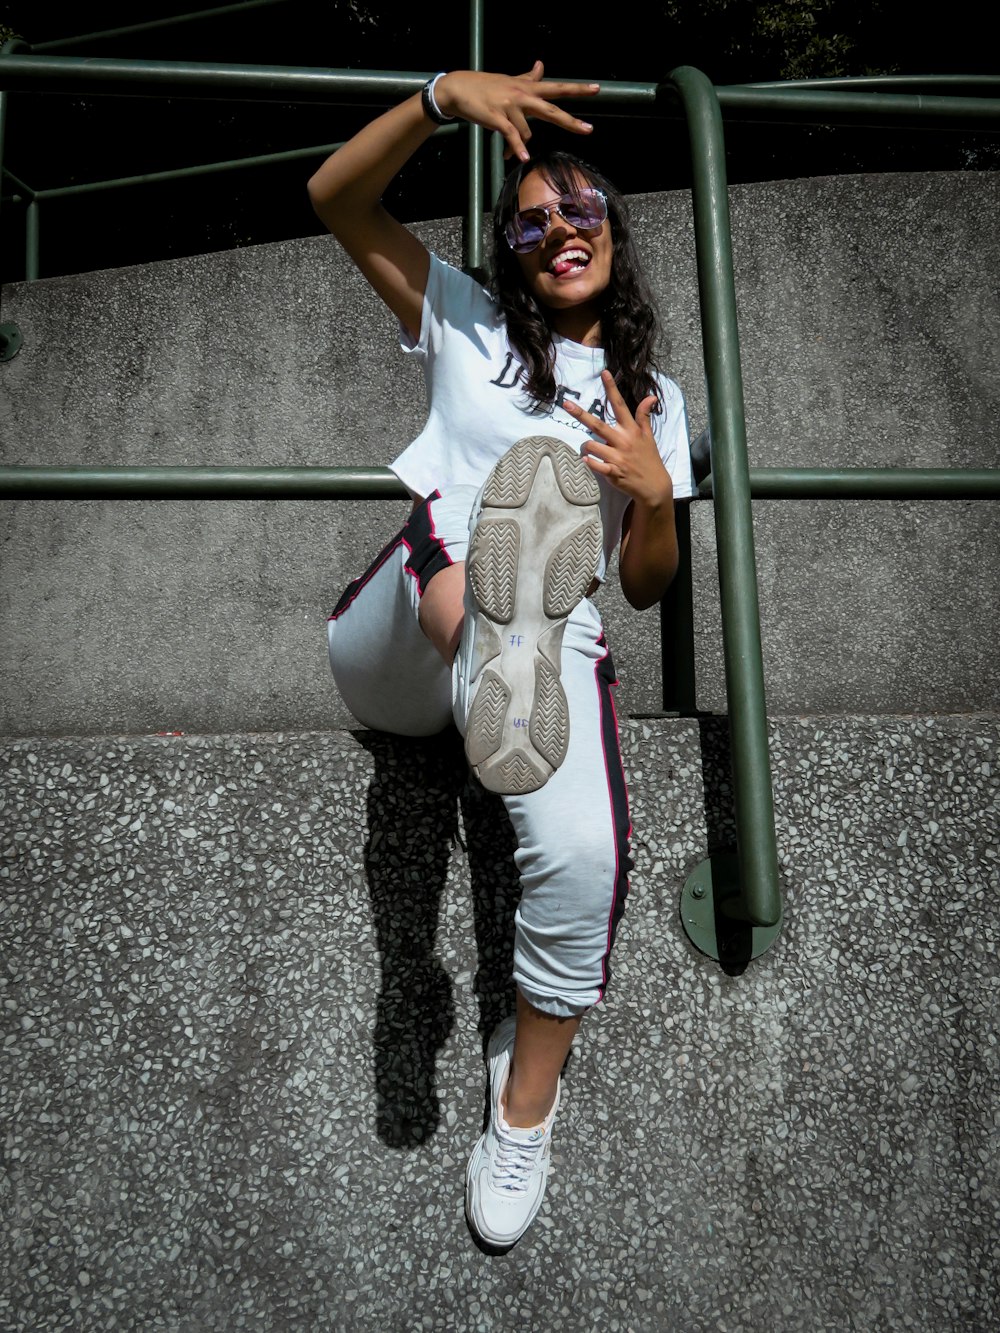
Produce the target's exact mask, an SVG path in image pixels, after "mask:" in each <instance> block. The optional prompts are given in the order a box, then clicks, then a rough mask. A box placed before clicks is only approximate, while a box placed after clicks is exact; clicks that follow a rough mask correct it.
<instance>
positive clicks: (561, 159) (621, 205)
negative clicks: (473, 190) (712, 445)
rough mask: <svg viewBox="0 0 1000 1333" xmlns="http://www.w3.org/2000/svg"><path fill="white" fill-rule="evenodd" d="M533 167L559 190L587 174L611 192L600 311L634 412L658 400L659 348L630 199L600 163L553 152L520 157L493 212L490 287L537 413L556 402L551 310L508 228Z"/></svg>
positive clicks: (615, 370) (612, 365)
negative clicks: (527, 274) (607, 277)
mask: <svg viewBox="0 0 1000 1333" xmlns="http://www.w3.org/2000/svg"><path fill="white" fill-rule="evenodd" d="M532 171H540V172H541V173H542V175H543V176H544V177H545V178H546V180H548V181H549V182H550V183H551V185H552V187H553V189H554V190H555V191H556V192H557V193H558V194H574V193H575V192H576V191H577V190H578V189H579V188H580V187H579V181H580V180H581V179H583V180H584V181H586V182H587V184H589V185H593V186H596V188H597V189H600V190H603V191H604V193H605V194H606V195H607V200H608V222H609V224H610V227H611V239H612V246H613V249H612V258H611V281H610V282H609V284H608V288H607V291H606V292H605V293H604V296H603V299H602V303H601V310H600V314H601V343H602V345H603V348H604V358H605V363H606V364H607V368H608V369H609V370H610V371H611V373H612V374H613V375H614V377H615V383H616V384H617V386H618V391H619V392H620V393H621V395H622V397H623V398H624V399H625V402H626V403H627V404H628V407H629V410H630V411H632V412H634V411H635V409H636V407H637V406H638V405H639V403H641V402H642V400H643V399H644V398H646V397H647V396H648V395H649V394H656V395H657V400H659V393H658V391H657V387H656V380H655V375H656V373H657V370H658V367H657V364H656V360H655V356H654V352H653V348H654V346H655V344H656V342H657V339H658V337H659V331H660V330H659V321H658V319H657V315H656V308H655V305H654V302H653V297H652V294H651V292H650V291H649V288H648V287H647V285H646V281H645V279H644V278H643V276H642V270H641V266H640V264H639V258H638V255H637V254H636V250H635V245H634V243H633V241H632V235H631V231H630V230H629V218H628V208H627V206H626V203H625V200H624V198H623V197H622V195H621V194H619V192H618V191H617V190H616V189H615V187H614V186H613V185H612V184H611V182H610V181H609V180H608V179H607V178H606V177H605V176H603V175H602V174H601V172H599V171H598V170H597V168H596V167H592V166H591V165H590V164H589V163H587V162H584V161H582V160H581V159H580V158H578V157H576V156H575V155H574V154H572V153H565V152H561V151H558V150H553V151H551V152H546V153H542V154H540V155H539V156H537V157H533V158H532V159H531V160H530V161H528V162H520V163H518V164H517V166H516V167H515V168H514V169H513V170H512V171H511V172H510V173H509V174H508V175H507V177H506V179H505V180H504V184H503V189H502V190H501V191H500V197H499V199H498V200H497V205H496V208H495V209H494V210H493V253H492V256H491V258H492V275H491V281H490V290H491V292H492V294H493V297H494V299H495V300H496V301H497V303H498V304H499V306H500V309H501V310H502V311H503V315H504V319H505V320H506V323H507V337H508V340H509V341H510V345H511V348H512V349H513V351H514V352H515V354H516V355H517V356H518V357H519V358H520V360H521V362H522V363H523V365H524V369H525V375H526V378H525V379H524V389H525V392H526V393H527V395H528V398H529V399H530V401H531V409H532V411H535V412H544V411H545V410H547V408H548V407H549V406H550V405H551V404H552V403H553V402H554V400H555V396H556V381H555V374H554V367H555V357H556V354H555V346H554V344H553V341H552V328H551V325H550V323H549V313H548V311H547V310H546V308H545V307H544V306H542V305H540V304H539V303H538V302H537V301H536V300H535V298H534V296H533V295H532V294H531V292H529V291H528V290H527V288H526V287H525V285H524V278H523V276H522V273H521V268H520V265H519V264H518V260H517V255H516V254H515V253H514V251H513V250H511V248H510V246H509V245H508V244H507V238H506V236H505V234H504V229H505V227H506V226H507V223H508V221H509V220H510V218H511V215H512V214H513V213H514V212H515V211H516V209H517V201H518V195H519V192H520V189H521V183H522V181H523V180H524V178H525V177H526V176H527V175H528V174H529V173H530V172H532ZM654 410H658V408H657V409H654Z"/></svg>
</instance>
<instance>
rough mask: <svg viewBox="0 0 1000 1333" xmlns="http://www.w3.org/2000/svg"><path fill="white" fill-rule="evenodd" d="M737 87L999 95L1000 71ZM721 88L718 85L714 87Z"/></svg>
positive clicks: (765, 82)
mask: <svg viewBox="0 0 1000 1333" xmlns="http://www.w3.org/2000/svg"><path fill="white" fill-rule="evenodd" d="M732 86H733V87H740V88H761V89H768V88H815V89H816V90H817V91H819V92H822V91H824V90H837V89H839V90H842V91H843V92H848V93H850V92H886V93H893V92H895V93H937V94H941V95H944V96H951V95H952V94H954V95H955V96H960V95H962V94H965V93H969V94H971V93H973V91H974V90H975V89H981V90H982V92H984V93H993V94H994V95H1000V74H856V75H851V76H849V77H844V78H835V79H781V80H777V79H770V80H763V81H761V82H760V83H745V84H733V85H732ZM716 92H721V88H716Z"/></svg>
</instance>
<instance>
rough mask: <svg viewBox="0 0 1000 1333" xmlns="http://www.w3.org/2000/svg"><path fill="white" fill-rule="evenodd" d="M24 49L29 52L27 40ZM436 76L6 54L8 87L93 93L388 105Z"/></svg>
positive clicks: (641, 87)
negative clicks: (26, 46) (26, 48)
mask: <svg viewBox="0 0 1000 1333" xmlns="http://www.w3.org/2000/svg"><path fill="white" fill-rule="evenodd" d="M19 50H21V51H23V44H22V46H21V47H20V48H19ZM436 73H437V71H436V70H430V71H424V72H423V73H419V72H418V73H414V72H412V71H401V70H364V69H322V68H300V67H298V66H290V65H217V64H201V63H198V64H196V63H194V62H192V61H171V60H113V59H110V58H106V57H94V58H92V59H85V58H83V57H80V56H50V55H24V54H17V53H15V54H11V55H5V56H4V57H3V84H4V87H5V88H6V89H7V90H9V91H10V92H61V93H85V94H88V95H91V96H94V95H98V96H99V95H108V96H119V97H194V98H219V99H223V100H225V99H231V100H234V101H241V100H252V101H257V100H271V101H280V102H309V103H330V104H337V103H342V102H357V103H365V104H372V105H378V104H383V105H389V104H390V103H392V102H396V101H398V100H399V99H401V98H403V97H409V96H410V95H411V94H413V93H417V92H419V91H420V89H421V88H422V87H423V85H424V84H425V83H426V82H427V80H428V79H429V78H430V77H431V76H432V75H433V74H436ZM656 99H657V85H656V84H655V83H631V82H628V81H625V80H606V81H605V82H603V83H602V84H601V91H600V92H599V93H598V94H597V95H596V96H594V97H587V98H585V99H581V98H565V99H564V101H566V102H567V103H571V104H572V103H573V102H576V101H585V102H586V104H587V105H588V106H589V107H591V109H593V108H594V106H595V104H596V105H597V106H601V105H608V106H610V105H614V106H646V107H648V108H650V109H652V108H654V107H655V105H656Z"/></svg>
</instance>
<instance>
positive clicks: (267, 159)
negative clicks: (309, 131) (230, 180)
mask: <svg viewBox="0 0 1000 1333" xmlns="http://www.w3.org/2000/svg"><path fill="white" fill-rule="evenodd" d="M458 129H459V127H458V126H457V125H442V126H441V128H440V129H439V130H437V131H435V133H436V134H457V133H458ZM343 146H344V145H343V143H327V144H317V145H316V146H315V147H314V148H290V149H288V150H287V151H286V152H283V153H261V154H260V155H259V156H258V157H236V158H231V159H229V160H228V161H225V162H203V163H201V164H199V165H198V166H195V167H176V168H174V170H172V171H152V172H147V173H146V174H144V175H142V176H118V177H116V178H115V179H114V180H106V181H85V182H83V183H82V184H80V185H60V186H56V187H55V188H54V189H51V190H38V191H37V197H38V198H39V199H69V198H71V197H72V196H73V195H77V194H96V193H98V192H100V191H102V190H117V189H120V188H122V187H124V186H127V185H157V184H160V183H161V182H164V181H178V180H186V179H187V178H188V177H191V176H210V175H212V174H213V173H215V172H217V171H239V170H241V169H243V168H246V167H263V166H271V165H272V164H273V163H276V162H298V161H300V160H302V159H306V158H310V157H320V156H325V157H328V156H329V155H330V154H331V153H335V152H336V151H337V149H338V148H343Z"/></svg>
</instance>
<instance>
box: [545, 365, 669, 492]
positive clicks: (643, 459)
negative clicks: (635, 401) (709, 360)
mask: <svg viewBox="0 0 1000 1333" xmlns="http://www.w3.org/2000/svg"><path fill="white" fill-rule="evenodd" d="M601 380H602V382H603V384H604V389H605V392H606V394H607V398H608V405H609V406H610V408H611V410H612V412H613V413H614V415H615V420H614V422H610V421H602V420H601V419H600V417H596V416H594V415H593V414H592V413H590V412H585V411H584V410H583V408H581V407H579V406H577V404H576V403H574V402H572V401H571V400H569V399H564V401H563V404H562V405H563V407H564V408H565V410H566V411H567V412H568V413H569V414H570V416H572V417H575V418H576V420H577V421H579V422H580V423H581V425H584V426H586V427H587V429H588V430H589V431H590V433H591V435H595V436H597V439H592V440H588V441H587V442H586V444H584V446H583V448H582V449H581V451H580V452H581V454H582V455H583V459H584V462H585V463H586V464H587V465H588V467H589V468H590V469H591V471H593V472H599V473H600V474H601V475H602V476H605V477H607V479H608V481H609V482H610V483H611V485H612V486H615V487H617V488H618V490H620V491H624V492H625V494H626V495H628V496H630V497H631V499H633V500H636V501H638V502H639V503H640V504H643V505H646V506H647V507H649V508H651V509H657V508H660V507H662V506H663V505H666V504H669V503H670V502H671V501H672V500H673V495H674V488H673V482H672V481H671V479H670V473H669V472H668V471H667V469H666V468H665V467H664V466H663V460H662V458H661V457H660V453H659V450H658V449H657V447H656V440H655V439H654V437H653V427H652V425H651V424H650V420H649V416H650V413H651V412H652V410H653V408H654V407H655V406H656V397H655V395H653V394H650V395H649V397H647V398H644V399H643V400H642V402H641V403H640V404H639V405H638V407H637V408H636V410H635V415H634V416H633V415H632V413H631V412H630V411H629V409H628V407H627V406H626V403H625V399H624V398H623V397H622V396H621V394H620V393H619V392H618V386H617V385H616V384H615V380H614V376H613V375H612V374H611V371H610V370H605V371H603V372H602V374H601Z"/></svg>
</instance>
